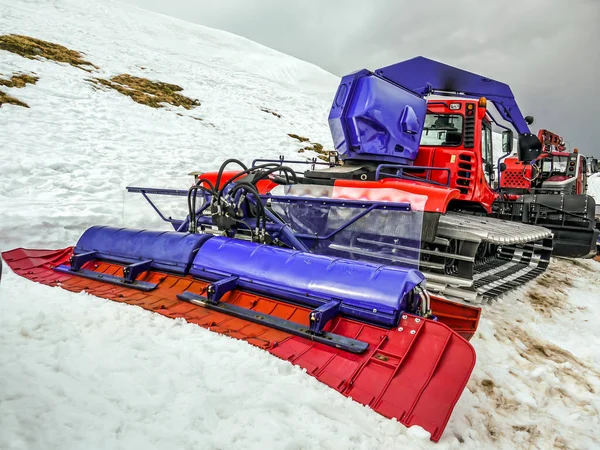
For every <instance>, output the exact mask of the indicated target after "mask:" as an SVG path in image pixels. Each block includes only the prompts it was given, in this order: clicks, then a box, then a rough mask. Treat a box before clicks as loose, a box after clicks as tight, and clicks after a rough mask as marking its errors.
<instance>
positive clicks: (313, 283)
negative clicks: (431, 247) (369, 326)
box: [190, 236, 424, 326]
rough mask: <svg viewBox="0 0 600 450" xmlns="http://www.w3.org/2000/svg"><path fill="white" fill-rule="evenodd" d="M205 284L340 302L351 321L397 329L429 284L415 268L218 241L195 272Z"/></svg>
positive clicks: (203, 251)
mask: <svg viewBox="0 0 600 450" xmlns="http://www.w3.org/2000/svg"><path fill="white" fill-rule="evenodd" d="M190 274H191V275H193V276H197V277H199V278H204V279H209V280H210V279H213V280H216V279H220V278H222V277H224V276H231V275H235V276H238V277H239V282H238V285H239V286H240V287H242V288H245V289H249V290H252V291H255V292H259V293H262V294H265V295H270V296H273V297H275V298H284V299H288V300H291V301H295V302H299V303H301V304H305V305H312V306H319V305H321V304H323V303H324V302H328V301H331V300H340V301H341V302H342V304H341V312H342V313H343V314H345V315H347V316H350V317H355V318H358V319H364V320H368V321H370V322H375V323H378V324H382V325H387V326H393V325H395V324H396V323H397V322H398V319H399V315H400V314H401V313H402V312H406V311H407V309H408V307H409V305H408V300H409V295H408V294H409V293H410V291H412V290H413V289H414V288H415V287H416V286H417V285H418V284H420V283H421V282H422V281H423V280H424V276H423V275H422V274H421V272H419V271H417V270H414V269H403V268H399V267H390V266H381V265H377V264H371V263H365V262H359V261H352V260H346V259H341V258H332V257H328V256H322V255H314V254H312V253H305V252H299V251H295V250H288V249H282V248H277V247H271V246H267V245H260V244H256V243H252V242H247V241H240V240H235V239H229V238H225V237H221V236H218V237H213V238H212V239H210V240H208V241H207V242H205V243H204V244H203V245H202V247H201V248H200V250H199V251H198V254H197V255H196V258H195V259H194V262H193V264H192V268H191V269H190Z"/></svg>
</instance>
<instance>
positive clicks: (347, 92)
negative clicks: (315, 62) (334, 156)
mask: <svg viewBox="0 0 600 450" xmlns="http://www.w3.org/2000/svg"><path fill="white" fill-rule="evenodd" d="M426 112H427V103H426V101H425V99H423V98H421V97H420V96H418V95H417V94H415V93H414V92H412V91H409V90H406V89H404V88H402V87H400V86H398V85H396V84H394V83H391V82H390V81H388V80H385V79H383V78H380V77H378V76H376V75H374V74H373V73H371V72H369V71H368V70H361V71H359V72H355V73H353V74H351V75H347V76H345V77H343V78H342V81H341V83H340V86H339V88H338V91H337V93H336V95H335V99H334V101H333V106H332V108H331V111H330V113H329V128H330V130H331V135H332V137H333V142H334V144H335V148H336V150H337V151H338V153H339V154H340V157H341V158H342V159H344V160H352V159H355V160H373V161H379V162H388V163H393V164H410V163H411V162H412V161H414V160H415V158H416V157H417V153H418V151H419V143H420V141H421V133H422V132H423V123H424V120H425V114H426Z"/></svg>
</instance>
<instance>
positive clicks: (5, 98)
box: [0, 91, 29, 108]
mask: <svg viewBox="0 0 600 450" xmlns="http://www.w3.org/2000/svg"><path fill="white" fill-rule="evenodd" d="M4 104H7V105H15V106H22V107H24V108H29V105H28V104H27V103H25V102H22V101H21V100H19V99H17V98H14V97H11V96H10V95H8V94H7V93H6V92H3V91H0V107H1V106H2V105H4Z"/></svg>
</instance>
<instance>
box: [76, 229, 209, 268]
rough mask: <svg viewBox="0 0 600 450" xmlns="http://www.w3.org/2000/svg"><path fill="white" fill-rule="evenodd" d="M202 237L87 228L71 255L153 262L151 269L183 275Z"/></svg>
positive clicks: (133, 261) (205, 237)
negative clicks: (95, 254)
mask: <svg viewBox="0 0 600 450" xmlns="http://www.w3.org/2000/svg"><path fill="white" fill-rule="evenodd" d="M210 238H211V236H209V235H206V234H187V233H177V232H174V231H147V230H132V229H127V228H113V227H99V226H96V227H91V228H89V229H88V230H86V231H85V232H84V233H83V235H82V236H81V237H80V238H79V241H78V242H77V246H76V247H75V254H80V253H85V252H91V251H96V252H98V255H97V257H98V258H100V259H107V260H110V261H115V262H119V263H122V264H133V263H136V262H140V261H144V260H149V259H151V260H153V262H152V268H154V269H157V270H167V271H170V272H174V273H178V274H182V275H184V274H186V273H187V271H188V270H189V267H190V264H191V263H192V261H193V259H194V256H195V255H196V251H197V250H198V248H200V246H201V245H202V244H203V243H204V242H205V241H207V240H208V239H210Z"/></svg>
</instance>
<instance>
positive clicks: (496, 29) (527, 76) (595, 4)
mask: <svg viewBox="0 0 600 450" xmlns="http://www.w3.org/2000/svg"><path fill="white" fill-rule="evenodd" d="M124 1H125V2H128V3H131V4H134V5H137V6H140V7H142V8H145V9H150V10H153V11H158V12H161V13H164V14H168V15H170V16H174V17H178V18H181V19H184V20H187V21H190V22H195V23H198V24H201V25H207V26H210V27H214V28H219V29H222V30H227V31H230V32H232V33H235V34H238V35H241V36H244V37H247V38H249V39H252V40H254V41H256V42H259V43H261V44H263V45H266V46H268V47H271V48H274V49H277V50H280V51H282V52H284V53H287V54H290V55H293V56H295V57H297V58H301V59H304V60H306V61H310V62H312V63H315V64H317V65H319V66H321V67H323V68H324V69H326V70H328V71H330V72H332V73H334V74H336V75H340V76H341V75H344V74H346V73H349V72H351V71H354V70H356V69H362V68H367V69H370V70H374V69H377V68H379V67H384V66H386V65H389V64H393V63H395V62H398V61H402V60H404V59H408V58H412V57H414V56H418V55H422V56H426V57H429V58H432V59H436V60H438V61H441V62H444V63H447V64H450V65H454V66H458V67H460V68H463V69H466V70H469V71H473V72H476V73H480V74H482V75H486V76H488V77H490V78H494V79H496V80H499V81H503V82H505V83H507V84H509V85H510V86H511V88H512V90H513V92H514V93H515V96H516V98H517V102H518V103H519V106H520V107H521V111H522V112H523V113H524V114H525V115H527V114H531V115H533V116H534V117H535V119H536V121H535V123H534V125H533V126H532V128H533V129H534V131H536V132H537V130H538V128H547V129H550V130H552V131H555V132H556V133H558V134H561V135H562V136H563V137H564V138H565V139H566V140H567V141H568V142H569V143H570V144H571V145H572V146H574V147H578V148H579V149H580V150H581V152H583V153H585V154H590V155H592V154H593V155H595V156H599V157H600V145H598V144H597V143H598V141H599V140H600V139H599V136H598V135H600V126H599V125H598V124H597V123H596V118H598V117H600V111H597V109H600V108H597V107H596V105H600V88H599V83H600V79H599V78H600V74H599V69H600V61H599V58H600V57H599V54H600V49H599V47H598V45H600V43H599V41H600V1H599V0H503V1H490V0H487V1H486V0H446V1H444V0H429V1H420V2H418V1H406V0H371V1H370V2H369V1H368V0H362V1H361V0H345V1H341V0H298V1H292V0H287V1H286V0H169V1H165V0H124ZM333 94H334V93H333V92H332V96H333Z"/></svg>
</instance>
